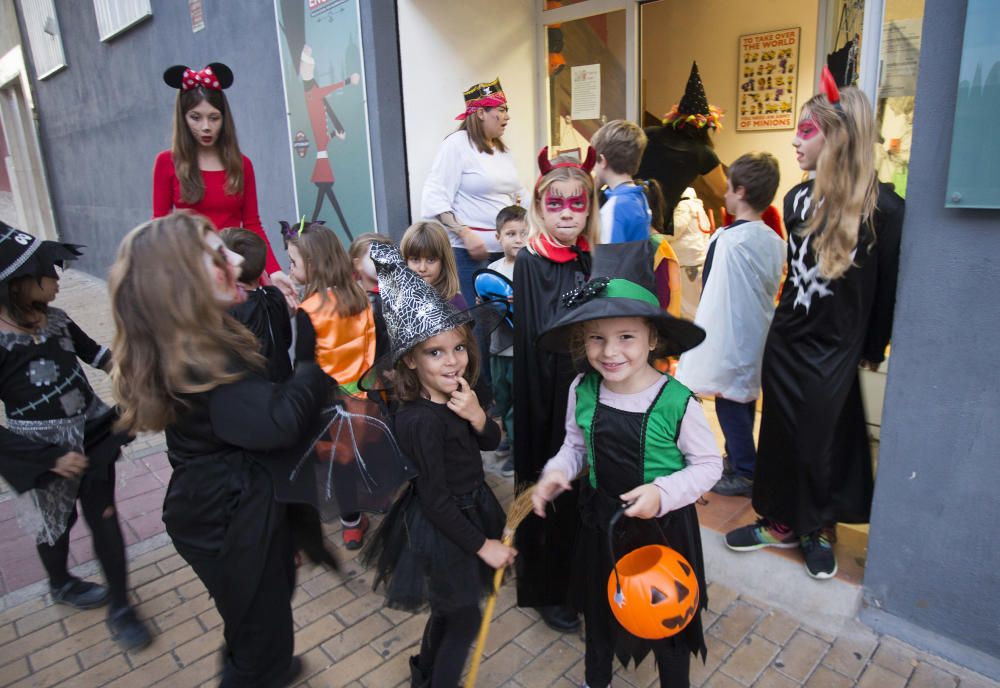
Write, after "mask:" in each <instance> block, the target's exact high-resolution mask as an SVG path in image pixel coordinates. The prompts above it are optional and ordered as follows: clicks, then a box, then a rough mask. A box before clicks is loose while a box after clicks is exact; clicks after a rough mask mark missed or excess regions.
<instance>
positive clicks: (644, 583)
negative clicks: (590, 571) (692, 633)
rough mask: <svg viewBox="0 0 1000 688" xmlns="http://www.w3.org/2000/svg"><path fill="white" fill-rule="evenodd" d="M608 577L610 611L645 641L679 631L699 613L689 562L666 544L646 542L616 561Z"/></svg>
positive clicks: (666, 636)
mask: <svg viewBox="0 0 1000 688" xmlns="http://www.w3.org/2000/svg"><path fill="white" fill-rule="evenodd" d="M617 569H618V580H619V581H620V583H621V590H620V591H619V589H618V584H617V582H616V579H615V573H614V571H612V572H611V575H610V576H609V577H608V601H609V602H610V604H611V612H612V613H613V614H614V615H615V618H616V619H618V623H620V624H621V625H622V626H623V627H624V628H625V630H627V631H628V632H629V633H631V634H632V635H636V636H638V637H640V638H645V639H647V640H659V639H661V638H669V637H670V636H672V635H676V634H678V633H680V632H681V631H682V630H684V628H685V627H686V626H687V625H688V624H689V623H691V619H693V618H694V615H695V614H696V613H697V612H698V604H699V601H700V595H699V590H698V579H697V578H695V575H694V571H693V570H692V568H691V564H689V563H688V562H687V560H686V559H684V557H682V556H681V555H680V554H678V553H677V552H676V551H674V550H672V549H670V548H669V547H664V546H662V545H647V546H645V547H640V548H639V549H636V550H634V551H632V552H629V553H628V554H626V555H625V556H624V557H622V558H621V559H619V560H618V564H617Z"/></svg>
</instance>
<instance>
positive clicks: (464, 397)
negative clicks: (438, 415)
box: [448, 377, 486, 432]
mask: <svg viewBox="0 0 1000 688" xmlns="http://www.w3.org/2000/svg"><path fill="white" fill-rule="evenodd" d="M448 408H449V409H451V412H452V413H454V414H455V415H456V416H458V417H459V418H464V419H465V420H467V421H469V422H470V423H472V427H473V428H475V429H476V432H482V430H483V428H484V427H486V412H485V411H483V407H482V406H480V405H479V397H477V396H476V393H475V392H474V391H472V388H471V387H469V383H468V382H467V381H466V379H465V378H464V377H460V378H458V389H456V390H455V391H454V392H452V393H451V398H450V399H448Z"/></svg>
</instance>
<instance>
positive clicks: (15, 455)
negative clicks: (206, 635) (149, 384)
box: [0, 222, 150, 651]
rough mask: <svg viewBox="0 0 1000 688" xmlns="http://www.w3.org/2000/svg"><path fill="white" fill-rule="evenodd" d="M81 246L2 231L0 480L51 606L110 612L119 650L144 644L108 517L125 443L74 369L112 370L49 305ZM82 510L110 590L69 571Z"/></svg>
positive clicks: (117, 532)
mask: <svg viewBox="0 0 1000 688" xmlns="http://www.w3.org/2000/svg"><path fill="white" fill-rule="evenodd" d="M79 248H80V247H78V246H74V245H73V244H63V243H59V242H55V241H42V240H40V239H38V238H36V237H34V236H32V235H30V234H28V233H27V232H22V231H20V230H17V229H14V228H13V227H9V226H7V225H6V224H4V223H2V222H0V401H2V402H3V405H4V410H5V414H6V416H7V426H6V427H3V426H0V474H2V475H3V477H4V479H5V480H7V482H8V483H10V485H11V486H12V487H13V488H14V489H15V490H16V491H18V492H20V493H22V497H21V498H20V502H21V504H22V505H23V506H24V507H25V509H24V513H23V514H22V518H21V519H20V520H21V522H22V524H24V525H30V526H31V527H32V528H33V529H34V531H35V535H36V542H37V548H38V556H39V558H40V559H41V560H42V565H43V566H44V567H45V572H46V573H47V574H48V577H49V589H50V591H51V593H52V599H53V601H54V602H56V603H57V604H66V605H69V606H72V607H76V608H77V609H93V608H95V607H101V606H104V605H106V604H109V605H110V607H109V611H108V617H107V625H108V628H109V630H110V631H111V634H112V637H113V638H114V640H116V641H117V642H118V643H119V645H121V646H122V647H123V648H124V649H126V650H130V651H131V650H138V649H140V648H142V647H144V646H146V645H148V644H149V643H150V635H149V631H148V630H147V629H146V627H145V625H144V624H143V623H142V621H140V620H139V618H138V617H137V616H136V614H135V611H134V610H133V609H132V608H131V606H130V605H129V601H128V596H127V580H126V577H127V576H126V574H127V567H126V559H125V541H124V540H123V539H122V532H121V527H120V526H119V523H118V514H117V511H116V509H115V461H116V460H117V459H118V456H119V455H120V451H121V447H122V445H124V444H126V443H127V442H128V441H129V439H130V438H129V437H128V436H127V435H124V434H119V433H116V432H114V431H113V429H112V426H113V425H114V422H115V420H116V419H117V418H118V415H117V413H116V412H115V411H114V410H113V409H110V408H108V407H107V406H106V405H105V404H104V403H103V402H102V401H101V399H100V398H99V397H98V396H97V394H95V393H94V390H93V389H92V388H91V386H90V383H88V382H87V378H86V376H85V375H84V373H83V369H82V368H81V367H80V361H83V362H85V363H87V364H88V365H90V366H93V367H94V368H100V369H102V370H104V371H109V370H110V368H111V352H110V351H109V350H108V349H107V347H104V346H100V345H98V344H97V343H95V342H94V340H92V339H91V338H90V337H88V336H87V335H86V333H84V331H83V330H82V329H80V327H79V326H78V325H77V324H76V323H74V322H73V320H72V319H71V318H70V317H69V315H67V314H66V313H65V312H63V311H62V310H59V309H58V308H53V307H51V306H49V305H48V304H49V303H50V302H51V301H52V300H53V299H55V297H56V294H57V293H58V291H59V275H58V273H57V272H56V266H58V267H60V268H61V267H63V264H64V262H65V261H69V260H75V259H76V258H77V257H78V256H79V255H80V251H79ZM77 502H79V503H80V507H81V510H82V511H83V517H84V520H85V521H86V522H87V526H88V527H89V528H90V531H91V534H92V536H93V542H94V553H95V554H96V555H97V560H98V561H99V562H100V564H101V569H102V570H103V572H104V578H105V580H106V581H107V587H105V586H103V585H97V584H95V583H90V582H87V581H82V580H80V579H79V578H76V577H74V576H72V575H70V573H69V571H68V570H67V559H68V557H69V538H70V530H71V529H72V527H73V524H74V523H75V522H76V518H77V515H76V511H77V509H76V505H77Z"/></svg>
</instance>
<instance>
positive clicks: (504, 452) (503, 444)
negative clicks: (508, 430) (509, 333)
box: [493, 437, 510, 459]
mask: <svg viewBox="0 0 1000 688" xmlns="http://www.w3.org/2000/svg"><path fill="white" fill-rule="evenodd" d="M493 455H494V456H496V457H497V458H498V459H502V458H504V457H507V456H510V442H508V441H507V438H506V437H504V438H503V439H502V440H500V446H498V447H497V448H496V450H495V451H494V452H493Z"/></svg>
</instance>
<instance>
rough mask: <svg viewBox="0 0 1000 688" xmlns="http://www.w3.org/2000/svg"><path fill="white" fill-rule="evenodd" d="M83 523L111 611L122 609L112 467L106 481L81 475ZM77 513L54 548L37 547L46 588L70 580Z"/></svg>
mask: <svg viewBox="0 0 1000 688" xmlns="http://www.w3.org/2000/svg"><path fill="white" fill-rule="evenodd" d="M77 500H78V501H79V502H80V508H81V509H82V510H83V520H84V521H86V522H87V527H89V528H90V532H91V534H92V535H93V541H94V554H96V555H97V561H99V562H100V564H101V569H103V571H104V578H105V579H106V580H107V582H108V592H109V593H110V595H111V608H112V609H121V608H122V607H124V606H126V605H127V604H128V596H127V594H126V578H127V568H126V563H125V540H124V539H123V538H122V530H121V526H119V524H118V511H117V510H116V509H115V469H114V466H113V465H112V466H111V467H110V469H109V470H108V476H107V478H106V479H103V478H96V479H95V478H93V477H92V476H90V475H87V474H84V477H83V480H82V481H81V483H80V491H79V493H78V495H77ZM76 519H77V515H76V509H73V511H71V512H70V516H69V523H67V525H66V530H65V531H64V532H63V534H62V536H61V537H60V538H59V539H58V540H56V543H55V544H54V545H48V544H45V543H41V544H38V545H37V547H38V556H39V558H40V559H41V560H42V566H44V567H45V572H46V573H47V574H48V576H49V584H50V585H51V586H52V587H54V588H60V587H62V586H63V585H65V584H66V583H67V582H69V580H70V579H71V578H72V576H70V574H69V570H68V569H67V563H68V560H69V531H70V530H71V529H72V528H73V524H74V523H76Z"/></svg>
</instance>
